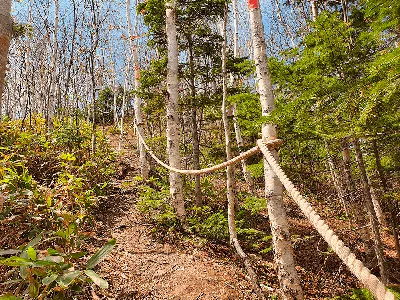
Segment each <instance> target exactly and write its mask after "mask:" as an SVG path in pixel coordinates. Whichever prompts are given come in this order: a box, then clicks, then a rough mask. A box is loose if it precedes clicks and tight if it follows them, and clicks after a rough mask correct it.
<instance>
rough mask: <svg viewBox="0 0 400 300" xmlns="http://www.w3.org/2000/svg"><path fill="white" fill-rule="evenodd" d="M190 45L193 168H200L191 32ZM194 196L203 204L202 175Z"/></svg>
mask: <svg viewBox="0 0 400 300" xmlns="http://www.w3.org/2000/svg"><path fill="white" fill-rule="evenodd" d="M187 40H188V46H189V68H190V104H191V119H192V140H193V169H195V170H198V169H200V142H199V132H198V130H199V129H198V126H197V108H196V86H195V70H194V57H193V41H192V36H191V35H190V34H188V35H187ZM194 180H195V187H194V197H195V203H196V205H197V206H201V205H203V201H202V196H201V186H200V175H196V176H195V177H194Z"/></svg>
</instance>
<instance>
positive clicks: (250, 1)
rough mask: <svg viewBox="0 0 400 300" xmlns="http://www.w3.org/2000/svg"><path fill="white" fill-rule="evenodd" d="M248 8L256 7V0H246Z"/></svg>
mask: <svg viewBox="0 0 400 300" xmlns="http://www.w3.org/2000/svg"><path fill="white" fill-rule="evenodd" d="M248 6H249V9H252V8H258V0H248Z"/></svg>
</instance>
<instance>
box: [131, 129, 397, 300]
mask: <svg viewBox="0 0 400 300" xmlns="http://www.w3.org/2000/svg"><path fill="white" fill-rule="evenodd" d="M135 128H136V129H138V128H137V125H136V124H135ZM136 132H137V135H138V137H139V141H140V142H142V143H143V145H144V147H145V149H146V150H147V151H148V153H149V154H150V156H151V157H153V159H154V160H155V161H156V162H158V163H159V164H160V165H162V166H163V167H165V168H166V169H168V170H170V171H173V172H177V173H180V174H187V175H201V174H206V173H211V172H214V171H217V170H220V169H223V168H226V167H227V166H230V165H233V164H235V163H238V162H240V161H242V160H244V159H246V158H247V157H249V156H251V155H254V154H255V153H258V152H260V151H261V152H262V154H263V155H264V158H265V159H266V160H267V162H268V163H269V165H270V166H271V168H272V170H273V171H274V172H275V174H276V175H277V176H278V178H279V180H280V181H281V182H282V184H283V186H284V187H285V188H286V190H287V191H288V193H289V194H290V196H291V197H292V199H293V200H294V202H295V203H296V204H297V205H298V206H299V208H300V210H301V211H302V212H303V214H304V215H305V216H306V217H307V219H308V220H309V221H310V222H311V224H312V225H313V226H314V228H315V229H316V230H317V231H318V233H319V234H320V235H321V236H322V237H323V238H324V240H325V241H326V242H327V243H328V245H329V246H330V247H331V248H332V249H333V251H334V252H335V253H336V254H337V255H338V257H339V258H340V259H341V260H342V261H343V263H344V264H345V265H346V266H347V267H348V268H349V270H350V271H351V273H353V274H354V275H355V276H356V277H357V278H358V279H359V280H360V281H361V282H362V283H363V284H364V286H365V287H366V288H368V289H369V290H370V291H371V293H372V294H373V295H374V296H375V297H376V299H377V300H395V297H394V295H393V293H392V292H390V291H389V290H387V289H386V286H385V285H384V284H383V283H382V282H381V281H380V280H379V279H378V277H376V276H375V275H373V274H372V273H371V271H370V270H369V269H368V268H367V267H365V266H364V264H363V263H362V262H361V261H360V260H358V259H357V258H356V256H355V255H354V254H353V253H352V252H351V250H350V248H348V247H346V246H345V245H344V243H343V241H342V240H340V239H339V237H338V236H337V235H336V234H335V233H334V232H333V231H332V230H331V229H330V228H329V226H328V224H326V223H325V221H324V220H322V219H321V217H320V216H319V215H318V214H317V213H316V212H315V210H314V209H313V208H312V206H311V204H310V203H309V202H308V201H307V200H306V199H305V198H304V197H303V196H302V195H301V194H300V192H299V191H298V190H297V189H296V187H295V186H294V184H293V182H291V181H290V179H289V178H288V177H287V176H286V174H285V172H284V171H283V170H282V168H281V167H280V165H279V164H278V163H277V161H276V160H275V158H274V156H273V155H272V153H271V152H270V150H271V149H272V148H276V147H277V146H279V145H281V144H282V143H283V142H282V140H279V139H273V140H269V141H263V140H258V141H257V146H255V147H253V148H251V149H250V150H248V151H246V152H244V153H242V154H240V155H239V156H236V157H235V158H233V159H231V160H229V161H226V162H224V163H222V164H219V165H215V166H213V167H210V168H206V169H201V170H181V169H176V168H174V167H171V166H169V165H168V164H166V163H164V162H163V161H161V160H160V159H159V158H158V157H157V156H156V155H155V154H154V153H153V151H151V149H150V147H149V146H148V145H147V144H146V142H145V141H144V139H143V137H142V136H141V134H140V131H139V130H136Z"/></svg>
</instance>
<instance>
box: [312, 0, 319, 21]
mask: <svg viewBox="0 0 400 300" xmlns="http://www.w3.org/2000/svg"><path fill="white" fill-rule="evenodd" d="M311 11H312V16H313V21H314V22H315V21H316V20H317V18H318V6H317V0H311Z"/></svg>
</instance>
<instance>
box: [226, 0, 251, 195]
mask: <svg viewBox="0 0 400 300" xmlns="http://www.w3.org/2000/svg"><path fill="white" fill-rule="evenodd" d="M232 10H233V31H234V33H233V55H234V57H239V25H238V23H239V12H238V4H237V0H232ZM231 84H232V86H235V85H236V82H235V78H234V76H231ZM231 110H232V115H233V127H234V129H235V137H236V143H237V145H238V148H239V151H240V153H242V152H243V146H244V143H243V137H242V133H241V130H240V127H239V122H238V118H237V110H236V104H232V107H231ZM241 164H242V172H243V176H244V179H245V181H246V183H247V185H248V186H249V189H250V191H251V192H254V184H253V179H252V178H251V175H250V172H249V171H248V169H247V163H246V160H245V159H244V160H242V161H241Z"/></svg>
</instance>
